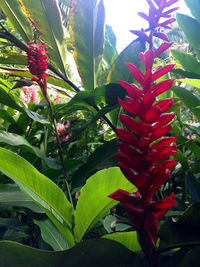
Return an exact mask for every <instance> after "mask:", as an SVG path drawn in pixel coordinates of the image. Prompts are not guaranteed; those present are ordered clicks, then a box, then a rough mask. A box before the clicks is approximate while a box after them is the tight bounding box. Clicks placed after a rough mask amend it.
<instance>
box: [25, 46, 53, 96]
mask: <svg viewBox="0 0 200 267" xmlns="http://www.w3.org/2000/svg"><path fill="white" fill-rule="evenodd" d="M45 48H46V46H44V45H38V44H36V43H32V42H29V43H28V52H27V61H28V68H29V70H30V73H31V74H32V75H35V76H36V77H34V76H33V78H32V80H33V81H36V82H37V83H38V84H39V86H40V88H41V90H42V92H43V94H44V95H46V89H47V83H46V77H47V76H48V74H47V73H46V70H47V68H48V63H47V61H46V60H47V56H46V55H45V54H46V50H45Z"/></svg>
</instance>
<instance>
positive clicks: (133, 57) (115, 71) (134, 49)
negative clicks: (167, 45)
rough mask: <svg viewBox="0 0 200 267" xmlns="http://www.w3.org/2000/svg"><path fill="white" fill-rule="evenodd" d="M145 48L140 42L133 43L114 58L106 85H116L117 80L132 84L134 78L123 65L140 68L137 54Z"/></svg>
mask: <svg viewBox="0 0 200 267" xmlns="http://www.w3.org/2000/svg"><path fill="white" fill-rule="evenodd" d="M144 49H145V46H144V43H143V42H141V41H133V42H132V43H131V44H130V45H129V46H127V47H126V48H125V49H124V50H123V51H122V52H121V53H120V54H119V56H118V57H117V58H116V60H115V61H114V63H113V65H112V68H111V70H110V72H109V74H108V77H107V83H118V81H119V80H122V81H126V82H133V80H134V78H133V76H132V75H131V74H130V71H129V69H128V68H127V66H126V65H124V64H125V63H134V64H136V65H137V66H138V67H141V60H140V59H139V58H138V54H139V53H140V52H142V51H144Z"/></svg>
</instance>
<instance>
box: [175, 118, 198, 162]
mask: <svg viewBox="0 0 200 267" xmlns="http://www.w3.org/2000/svg"><path fill="white" fill-rule="evenodd" d="M172 124H173V128H172V130H171V131H170V134H172V135H176V134H177V135H178V138H177V140H176V143H177V144H178V145H179V146H183V147H186V148H188V149H189V150H190V151H192V152H193V153H194V155H195V157H196V158H198V159H200V147H199V144H198V143H196V141H195V140H188V139H187V138H186V137H184V136H182V132H181V129H180V128H179V127H178V126H177V124H176V123H172ZM179 155H180V154H179V153H178V155H177V156H179ZM179 159H180V158H179ZM181 164H182V165H183V164H184V165H185V166H186V167H187V165H186V163H184V162H182V161H181Z"/></svg>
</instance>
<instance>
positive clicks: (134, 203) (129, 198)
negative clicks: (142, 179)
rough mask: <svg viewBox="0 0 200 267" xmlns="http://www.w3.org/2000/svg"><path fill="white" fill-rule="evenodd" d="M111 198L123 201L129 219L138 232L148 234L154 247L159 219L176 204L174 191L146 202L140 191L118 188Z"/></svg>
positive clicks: (149, 244) (149, 241) (151, 245)
mask: <svg viewBox="0 0 200 267" xmlns="http://www.w3.org/2000/svg"><path fill="white" fill-rule="evenodd" d="M109 197H110V198H112V199H115V200H117V201H120V202H123V203H124V204H123V207H124V208H125V209H126V210H127V212H128V215H129V219H130V221H131V223H132V224H133V226H134V227H135V228H136V229H137V230H138V234H139V235H140V234H141V235H146V238H147V240H148V246H149V247H151V248H154V247H155V246H156V241H157V238H158V230H159V221H160V220H161V218H162V217H163V216H164V215H165V214H166V213H167V211H168V209H169V208H170V207H172V206H174V205H175V204H176V201H175V200H174V199H173V197H174V194H173V193H172V194H171V195H170V196H169V197H166V198H164V199H162V200H158V201H150V202H148V203H147V204H144V202H143V199H142V197H141V195H140V194H139V192H138V191H136V192H134V193H132V194H130V193H128V192H126V191H124V190H121V189H119V190H117V191H116V192H114V193H112V194H111V195H110V196H109Z"/></svg>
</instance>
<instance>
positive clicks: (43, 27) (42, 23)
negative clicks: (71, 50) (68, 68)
mask: <svg viewBox="0 0 200 267" xmlns="http://www.w3.org/2000/svg"><path fill="white" fill-rule="evenodd" d="M19 2H20V3H21V5H22V8H23V10H24V12H25V14H26V15H27V17H28V18H29V19H30V20H31V21H32V23H33V24H34V26H35V27H36V29H37V30H38V31H39V32H40V34H41V36H42V38H43V40H44V42H45V45H46V46H47V50H48V53H49V56H50V59H51V60H52V62H53V63H54V64H55V65H56V66H57V67H58V68H59V70H60V71H61V72H62V73H63V74H65V65H66V46H65V41H64V30H63V26H62V19H61V14H60V10H59V7H58V1H57V0H34V1H32V0H19Z"/></svg>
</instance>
